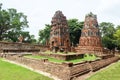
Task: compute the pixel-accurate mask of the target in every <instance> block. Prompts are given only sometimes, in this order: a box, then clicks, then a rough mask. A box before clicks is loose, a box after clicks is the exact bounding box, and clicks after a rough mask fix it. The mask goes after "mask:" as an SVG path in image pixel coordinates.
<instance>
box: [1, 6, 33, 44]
mask: <svg viewBox="0 0 120 80" xmlns="http://www.w3.org/2000/svg"><path fill="white" fill-rule="evenodd" d="M28 27H29V26H28V21H27V16H26V15H24V14H23V13H19V12H17V10H16V9H13V8H11V9H7V10H4V9H2V5H1V4H0V40H7V41H12V42H17V41H18V37H19V36H21V35H22V36H24V38H25V39H26V41H25V42H31V40H30V39H32V38H33V37H32V35H30V34H29V32H27V31H24V29H25V28H28ZM32 40H33V39H32Z"/></svg>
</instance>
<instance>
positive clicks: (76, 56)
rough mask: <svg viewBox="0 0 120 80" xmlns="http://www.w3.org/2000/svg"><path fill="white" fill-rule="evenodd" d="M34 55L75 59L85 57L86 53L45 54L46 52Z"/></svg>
mask: <svg viewBox="0 0 120 80" xmlns="http://www.w3.org/2000/svg"><path fill="white" fill-rule="evenodd" d="M33 55H39V56H47V57H51V58H55V59H59V60H73V59H80V58H83V57H84V54H68V55H67V54H55V53H52V54H45V53H37V54H33Z"/></svg>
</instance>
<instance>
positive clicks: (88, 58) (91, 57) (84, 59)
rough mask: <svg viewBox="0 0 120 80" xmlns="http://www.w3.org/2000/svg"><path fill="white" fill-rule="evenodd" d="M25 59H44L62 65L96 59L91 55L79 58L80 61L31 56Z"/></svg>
mask: <svg viewBox="0 0 120 80" xmlns="http://www.w3.org/2000/svg"><path fill="white" fill-rule="evenodd" d="M25 57H27V58H33V59H45V58H47V59H48V60H49V61H51V62H56V63H62V62H73V63H78V62H82V61H90V60H95V59H97V57H96V56H94V55H92V56H90V55H87V54H86V56H85V57H84V58H82V59H81V58H80V59H74V60H69V61H65V60H58V59H55V58H50V57H45V56H33V55H29V56H25Z"/></svg>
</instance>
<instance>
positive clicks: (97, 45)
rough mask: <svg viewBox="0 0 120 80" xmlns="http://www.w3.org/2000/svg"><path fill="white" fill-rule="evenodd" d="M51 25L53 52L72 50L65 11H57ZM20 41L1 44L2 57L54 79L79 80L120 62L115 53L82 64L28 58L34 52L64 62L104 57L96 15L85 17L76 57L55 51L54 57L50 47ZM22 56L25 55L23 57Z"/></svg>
mask: <svg viewBox="0 0 120 80" xmlns="http://www.w3.org/2000/svg"><path fill="white" fill-rule="evenodd" d="M51 23H52V28H51V32H50V49H51V50H52V51H55V52H56V51H64V52H67V51H70V48H71V46H70V40H69V30H68V29H69V28H68V24H67V20H66V17H65V16H64V15H63V14H62V12H61V11H56V13H55V15H54V16H53V18H52V21H51ZM19 41H20V42H15V43H11V42H0V57H2V58H5V59H7V60H10V61H14V62H16V63H19V64H23V65H26V66H28V67H31V68H32V69H33V70H39V71H43V72H46V73H49V74H50V75H51V76H55V77H57V78H58V79H60V80H75V79H76V78H77V77H79V76H81V75H82V74H87V73H89V72H94V71H97V70H99V69H101V68H103V67H106V66H108V65H110V64H111V63H114V62H116V61H118V60H120V58H119V57H118V56H115V55H114V54H113V55H107V56H106V55H105V56H103V55H102V57H101V58H100V59H96V60H94V61H83V62H78V63H73V62H62V63H56V62H51V61H49V59H48V58H43V59H31V58H27V57H24V53H29V52H31V53H32V55H39V56H47V57H51V58H56V59H60V60H74V59H80V58H83V55H84V53H95V54H102V53H103V52H104V51H103V47H102V43H101V37H100V32H99V26H98V22H97V17H96V15H94V14H92V13H90V14H88V15H86V17H85V23H84V27H83V29H82V34H81V37H80V40H79V46H78V47H77V48H76V51H77V53H76V54H54V52H52V54H45V53H44V51H46V50H48V46H40V45H33V44H26V43H22V37H20V38H19ZM11 53H12V54H11ZM13 53H14V54H13ZM21 53H23V54H22V55H20V54H21ZM41 53H42V54H41ZM81 53H82V54H81ZM8 54H9V55H8ZM25 55H26V54H25Z"/></svg>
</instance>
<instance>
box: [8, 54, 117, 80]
mask: <svg viewBox="0 0 120 80" xmlns="http://www.w3.org/2000/svg"><path fill="white" fill-rule="evenodd" d="M6 59H8V60H12V61H15V62H18V63H21V64H24V65H27V66H30V67H31V68H33V69H38V70H41V71H44V72H48V73H50V74H52V75H54V76H57V77H58V78H60V79H62V80H71V79H72V78H74V77H77V76H79V75H82V74H85V73H88V72H90V71H96V70H99V69H101V68H103V67H105V66H107V65H109V64H111V63H113V62H116V61H118V60H119V57H111V58H107V59H100V60H95V61H89V62H81V63H76V64H73V63H62V64H58V63H53V62H49V61H48V60H47V59H43V60H36V59H29V58H25V57H21V56H16V55H13V56H10V55H8V56H6Z"/></svg>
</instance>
